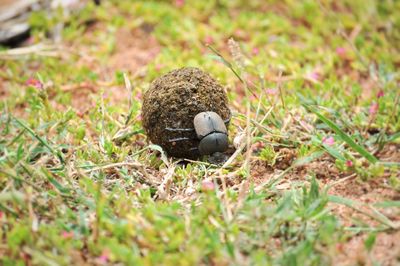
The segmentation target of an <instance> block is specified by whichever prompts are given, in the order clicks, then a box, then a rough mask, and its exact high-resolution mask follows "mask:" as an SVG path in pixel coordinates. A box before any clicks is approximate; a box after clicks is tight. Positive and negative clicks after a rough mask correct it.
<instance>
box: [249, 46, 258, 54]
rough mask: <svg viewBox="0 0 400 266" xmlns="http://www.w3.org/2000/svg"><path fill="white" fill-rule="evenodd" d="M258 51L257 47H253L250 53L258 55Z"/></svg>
mask: <svg viewBox="0 0 400 266" xmlns="http://www.w3.org/2000/svg"><path fill="white" fill-rule="evenodd" d="M259 53H260V49H258V48H257V47H254V48H253V49H252V50H251V54H252V55H258V54H259Z"/></svg>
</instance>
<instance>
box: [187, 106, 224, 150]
mask: <svg viewBox="0 0 400 266" xmlns="http://www.w3.org/2000/svg"><path fill="white" fill-rule="evenodd" d="M193 124H194V129H195V131H196V135H197V137H198V138H199V140H200V143H199V152H200V154H202V155H207V154H213V153H215V152H223V151H226V150H227V149H228V135H227V132H228V131H227V129H226V126H225V123H224V121H223V120H222V118H221V117H220V116H219V115H218V114H217V113H215V112H201V113H199V114H197V115H196V116H195V117H194V119H193Z"/></svg>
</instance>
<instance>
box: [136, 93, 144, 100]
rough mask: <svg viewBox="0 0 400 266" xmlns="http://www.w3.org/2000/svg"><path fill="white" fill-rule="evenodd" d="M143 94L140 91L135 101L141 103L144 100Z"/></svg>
mask: <svg viewBox="0 0 400 266" xmlns="http://www.w3.org/2000/svg"><path fill="white" fill-rule="evenodd" d="M142 96H143V95H142V93H141V92H140V91H139V92H138V93H137V94H136V95H135V99H136V100H138V101H140V100H141V99H142Z"/></svg>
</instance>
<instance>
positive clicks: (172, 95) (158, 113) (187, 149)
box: [142, 67, 231, 158]
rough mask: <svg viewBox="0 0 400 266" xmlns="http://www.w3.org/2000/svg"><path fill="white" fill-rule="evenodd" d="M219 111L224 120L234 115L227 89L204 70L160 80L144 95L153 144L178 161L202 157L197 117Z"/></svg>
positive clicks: (187, 69) (176, 72)
mask: <svg viewBox="0 0 400 266" xmlns="http://www.w3.org/2000/svg"><path fill="white" fill-rule="evenodd" d="M207 111H212V112H216V113H217V114H218V115H219V116H220V117H221V118H222V119H223V120H224V121H229V119H230V116H231V113H230V110H229V108H228V101H227V96H226V93H225V91H224V89H223V87H222V86H221V85H220V84H219V83H218V82H217V81H216V80H215V79H213V78H212V77H211V76H210V75H209V74H207V73H205V72H204V71H202V70H200V69H198V68H193V67H185V68H181V69H177V70H173V71H171V72H169V73H167V74H165V75H163V76H161V77H159V78H157V79H156V80H154V81H153V82H152V83H151V85H150V88H149V89H148V90H147V91H146V93H145V94H144V99H143V106H142V121H143V127H144V130H145V132H146V135H147V136H148V137H149V139H150V140H151V142H152V143H154V144H157V145H160V146H161V147H162V148H163V149H164V151H166V152H167V154H168V155H170V156H173V157H178V158H197V157H199V155H200V154H199V151H198V145H199V141H200V140H199V139H198V138H197V136H196V132H195V130H194V125H193V118H194V117H195V116H196V115H197V114H198V113H201V112H207Z"/></svg>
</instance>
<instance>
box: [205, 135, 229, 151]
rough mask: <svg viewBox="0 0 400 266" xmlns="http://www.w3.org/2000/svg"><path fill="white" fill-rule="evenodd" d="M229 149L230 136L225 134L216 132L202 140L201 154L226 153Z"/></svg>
mask: <svg viewBox="0 0 400 266" xmlns="http://www.w3.org/2000/svg"><path fill="white" fill-rule="evenodd" d="M227 149H228V136H227V135H226V134H224V133H219V132H214V133H211V134H209V135H207V136H205V137H204V138H202V139H201V141H200V144H199V152H200V154H201V155H209V154H213V153H215V152H224V151H226V150H227Z"/></svg>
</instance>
